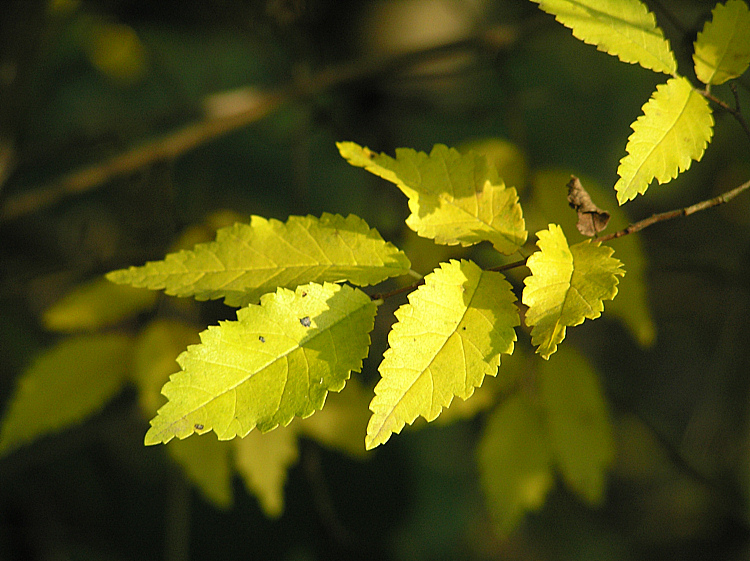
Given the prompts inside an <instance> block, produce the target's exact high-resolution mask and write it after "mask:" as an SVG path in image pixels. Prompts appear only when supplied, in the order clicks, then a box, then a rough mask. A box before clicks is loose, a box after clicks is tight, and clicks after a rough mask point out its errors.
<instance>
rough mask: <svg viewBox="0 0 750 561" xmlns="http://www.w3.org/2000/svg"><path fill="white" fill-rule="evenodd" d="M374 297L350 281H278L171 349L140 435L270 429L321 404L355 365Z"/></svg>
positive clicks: (162, 437) (162, 438)
mask: <svg viewBox="0 0 750 561" xmlns="http://www.w3.org/2000/svg"><path fill="white" fill-rule="evenodd" d="M376 308H377V306H376V305H375V304H374V303H373V302H372V300H371V299H370V297H369V296H367V295H366V294H365V293H364V292H362V291H360V290H358V289H354V288H352V287H350V286H346V285H344V286H341V285H337V284H330V283H326V284H325V285H319V284H307V285H303V286H299V287H297V289H296V291H294V292H292V291H291V290H288V289H285V288H279V289H278V290H277V291H276V293H274V294H266V295H264V296H263V297H262V298H261V303H260V305H253V304H251V305H249V306H248V307H246V308H242V309H240V310H239V311H238V312H237V321H225V322H221V323H220V325H219V326H212V327H209V328H208V329H207V330H206V331H204V332H203V333H201V344H200V345H194V346H191V347H189V348H188V350H187V351H186V352H184V353H183V354H182V355H180V357H179V358H178V359H177V362H178V363H179V364H180V366H181V367H182V371H181V372H178V373H177V374H175V375H173V376H172V377H171V378H170V381H169V382H168V383H167V384H166V385H165V386H164V388H163V390H162V393H163V394H164V395H165V396H166V397H167V398H168V400H169V401H168V402H167V404H166V405H164V406H163V407H162V408H161V409H160V410H159V412H158V414H157V416H156V417H155V418H154V419H152V420H151V428H150V429H149V431H148V433H147V434H146V439H145V440H146V444H147V445H148V444H157V443H159V442H169V440H171V439H172V438H173V437H175V436H177V437H179V438H185V437H187V436H189V435H191V434H193V433H194V432H197V433H204V432H207V431H209V430H212V429H213V430H214V431H215V432H216V433H217V434H218V436H219V439H221V440H228V439H231V438H234V437H235V436H237V435H239V436H245V435H246V434H247V433H249V432H250V431H251V430H252V429H253V428H255V427H256V426H258V428H259V429H260V430H262V431H264V432H265V431H269V430H271V429H273V428H275V427H276V426H278V425H287V424H289V422H290V421H291V420H292V418H293V417H295V416H298V417H307V416H309V415H312V414H313V413H314V412H315V410H318V409H320V408H322V407H323V403H324V401H325V398H326V395H327V394H328V392H329V391H340V390H341V389H342V388H343V387H344V385H345V384H346V380H347V379H348V378H349V374H350V372H351V371H359V370H360V368H361V367H362V359H363V358H364V357H365V356H366V355H367V351H368V348H369V345H370V337H369V333H370V331H371V330H372V327H373V323H374V318H375V312H376Z"/></svg>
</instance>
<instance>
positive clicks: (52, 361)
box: [0, 334, 133, 452]
mask: <svg viewBox="0 0 750 561" xmlns="http://www.w3.org/2000/svg"><path fill="white" fill-rule="evenodd" d="M132 349H133V341H132V339H131V338H130V337H128V336H126V335H119V334H107V335H85V336H84V335H82V336H79V337H75V338H71V339H66V340H64V341H63V342H61V343H59V344H57V345H55V346H54V347H52V348H51V349H49V350H47V351H45V352H44V353H42V354H41V355H39V356H38V357H37V358H36V360H35V361H34V363H33V364H31V366H29V368H28V369H27V370H26V371H25V372H24V373H23V374H22V375H21V377H20V378H19V380H18V387H17V388H16V391H15V392H14V394H13V396H12V397H11V399H10V404H9V405H8V409H7V413H6V414H5V418H4V419H3V425H2V430H0V452H7V451H8V450H11V449H13V448H16V447H18V446H21V445H24V444H26V443H29V442H31V441H33V440H35V439H37V438H39V437H41V436H44V435H46V434H49V433H52V432H57V431H60V430H62V429H65V428H67V427H69V426H71V425H74V424H78V423H80V422H81V421H83V420H84V419H86V418H87V417H90V416H91V415H93V414H94V413H96V412H97V411H99V410H100V409H101V408H102V407H104V405H105V404H106V403H107V402H108V401H109V400H110V399H111V398H112V397H114V396H115V394H117V393H118V392H119V391H120V389H121V388H122V387H123V384H124V383H125V380H126V376H127V373H128V369H129V368H130V360H131V353H132Z"/></svg>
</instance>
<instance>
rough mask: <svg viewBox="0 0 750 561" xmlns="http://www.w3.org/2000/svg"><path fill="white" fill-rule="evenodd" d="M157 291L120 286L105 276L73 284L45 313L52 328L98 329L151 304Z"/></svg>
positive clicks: (71, 329)
mask: <svg viewBox="0 0 750 561" xmlns="http://www.w3.org/2000/svg"><path fill="white" fill-rule="evenodd" d="M156 297H157V294H156V293H154V292H152V291H150V290H144V289H142V288H134V287H132V286H118V285H116V284H112V283H111V282H109V281H107V279H105V278H104V277H99V278H96V279H94V280H92V281H89V282H86V283H84V284H81V285H79V286H77V287H76V288H74V289H73V290H72V291H71V292H69V293H68V294H66V295H65V296H63V297H62V298H61V299H60V300H58V301H57V302H55V303H54V304H53V305H52V306H51V307H50V308H48V309H47V310H46V311H45V312H44V315H43V316H42V322H43V323H44V327H45V328H46V329H49V330H50V331H59V332H66V333H67V332H72V331H95V330H97V329H101V328H102V327H106V326H108V325H113V324H115V323H118V322H119V321H122V320H123V319H127V318H129V317H131V316H134V315H136V314H139V313H140V312H142V311H144V310H147V309H149V308H151V307H152V306H153V305H154V302H156Z"/></svg>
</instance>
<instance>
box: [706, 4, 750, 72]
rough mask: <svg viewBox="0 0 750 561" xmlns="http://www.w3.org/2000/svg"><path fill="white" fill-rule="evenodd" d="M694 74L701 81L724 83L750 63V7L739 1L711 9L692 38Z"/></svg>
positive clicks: (718, 5)
mask: <svg viewBox="0 0 750 561" xmlns="http://www.w3.org/2000/svg"><path fill="white" fill-rule="evenodd" d="M693 62H694V63H695V75H696V76H697V77H698V79H699V80H700V81H701V82H703V83H704V84H723V83H724V82H726V81H727V80H731V79H732V78H737V77H738V76H741V75H742V74H743V73H744V72H745V70H747V67H748V64H750V10H748V8H747V4H746V3H745V2H743V1H742V0H729V1H728V2H727V3H726V4H717V5H716V6H715V7H714V9H713V21H709V22H706V24H705V25H704V26H703V31H701V32H700V33H698V37H697V38H696V40H695V52H694V53H693Z"/></svg>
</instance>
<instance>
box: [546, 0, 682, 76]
mask: <svg viewBox="0 0 750 561" xmlns="http://www.w3.org/2000/svg"><path fill="white" fill-rule="evenodd" d="M532 1H533V2H536V3H537V4H539V7H540V8H541V9H542V10H544V11H545V12H547V13H548V14H552V15H554V16H555V19H556V20H557V21H559V22H560V23H561V24H563V25H564V26H565V27H568V28H570V29H571V30H573V35H574V36H575V37H576V38H578V39H580V40H581V41H583V42H584V43H587V44H589V45H596V48H597V49H598V50H600V51H604V52H606V53H609V54H611V55H614V56H616V57H617V58H619V59H620V60H621V61H623V62H629V63H637V64H640V65H641V66H642V67H643V68H647V69H649V70H653V71H654V72H664V73H665V74H672V75H673V74H675V72H677V62H676V61H675V58H674V54H673V53H672V50H671V49H670V47H669V41H667V40H666V39H665V38H664V34H663V33H662V30H661V29H660V28H659V27H657V25H656V19H655V18H654V14H652V13H651V12H649V11H648V8H647V7H646V5H645V4H643V3H642V2H640V1H639V0H532Z"/></svg>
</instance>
